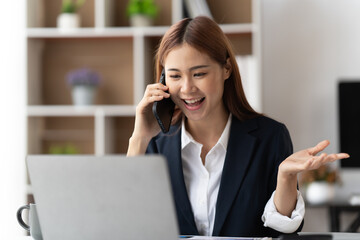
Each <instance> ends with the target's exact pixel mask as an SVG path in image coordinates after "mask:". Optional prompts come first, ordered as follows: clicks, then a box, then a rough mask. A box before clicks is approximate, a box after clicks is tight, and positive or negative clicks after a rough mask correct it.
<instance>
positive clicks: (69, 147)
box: [49, 143, 80, 154]
mask: <svg viewBox="0 0 360 240" xmlns="http://www.w3.org/2000/svg"><path fill="white" fill-rule="evenodd" d="M79 153H80V151H79V150H78V148H77V147H76V146H75V145H74V144H71V143H67V144H65V145H58V144H57V145H51V146H50V148H49V154H79Z"/></svg>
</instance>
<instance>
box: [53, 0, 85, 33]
mask: <svg viewBox="0 0 360 240" xmlns="http://www.w3.org/2000/svg"><path fill="white" fill-rule="evenodd" d="M84 2H85V0H76V1H75V0H63V1H62V7H61V14H60V15H59V16H58V17H57V27H58V28H59V29H61V30H71V29H76V28H79V27H80V25H81V23H80V22H81V21H80V16H79V14H78V13H77V11H78V10H79V8H80V7H81V6H82V5H83V4H84Z"/></svg>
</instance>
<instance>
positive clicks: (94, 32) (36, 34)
mask: <svg viewBox="0 0 360 240" xmlns="http://www.w3.org/2000/svg"><path fill="white" fill-rule="evenodd" d="M220 27H221V29H222V30H223V31H224V33H226V34H235V33H237V34H241V33H251V32H253V29H254V26H253V24H251V23H238V24H222V25H220ZM168 29H169V27H168V26H154V27H136V28H132V27H112V28H78V29H74V30H66V31H64V30H60V29H58V28H28V29H27V37H28V38H104V37H134V36H144V37H152V36H154V37H155V36H159V37H161V36H163V35H164V34H165V32H166V31H167V30H168Z"/></svg>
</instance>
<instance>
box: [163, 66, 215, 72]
mask: <svg viewBox="0 0 360 240" xmlns="http://www.w3.org/2000/svg"><path fill="white" fill-rule="evenodd" d="M206 67H209V65H199V66H194V67H191V68H189V70H190V71H194V70H196V69H199V68H206ZM168 71H176V72H180V70H179V69H177V68H169V69H168Z"/></svg>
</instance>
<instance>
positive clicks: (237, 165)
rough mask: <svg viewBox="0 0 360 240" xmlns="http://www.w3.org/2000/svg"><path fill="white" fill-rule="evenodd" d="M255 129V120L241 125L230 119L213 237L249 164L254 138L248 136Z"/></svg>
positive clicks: (224, 217)
mask: <svg viewBox="0 0 360 240" xmlns="http://www.w3.org/2000/svg"><path fill="white" fill-rule="evenodd" d="M256 127H257V124H256V120H255V119H254V120H248V121H245V122H243V123H241V122H240V121H239V120H237V119H236V118H235V117H233V118H232V124H231V129H230V136H229V141H228V147H227V153H226V157H225V162H224V168H223V173H222V177H221V182H220V189H219V194H218V199H217V203H216V215H215V223H214V230H213V236H218V235H219V234H220V231H221V228H222V226H223V224H224V221H225V219H226V216H227V214H228V212H229V210H230V208H231V206H232V202H233V201H234V199H235V197H236V194H237V192H238V190H239V188H240V187H241V184H242V181H243V179H244V177H245V176H246V173H247V169H248V167H249V164H250V162H251V161H250V160H251V156H252V153H253V150H254V147H255V143H256V138H255V137H253V136H251V135H250V134H248V132H249V131H251V130H253V129H255V128H256Z"/></svg>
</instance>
